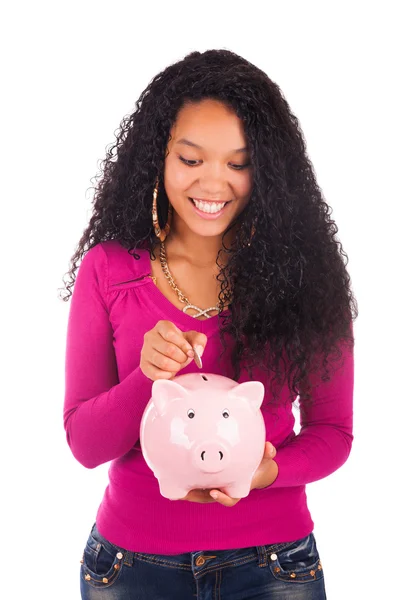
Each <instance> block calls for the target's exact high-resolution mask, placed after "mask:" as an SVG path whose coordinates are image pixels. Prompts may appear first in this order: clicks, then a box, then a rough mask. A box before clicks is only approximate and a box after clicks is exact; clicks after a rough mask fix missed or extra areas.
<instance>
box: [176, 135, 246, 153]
mask: <svg viewBox="0 0 400 600" xmlns="http://www.w3.org/2000/svg"><path fill="white" fill-rule="evenodd" d="M176 143H177V144H184V145H185V146H192V147H193V148H198V149H199V150H203V148H202V147H201V146H199V145H198V144H195V143H194V142H191V141H190V140H187V139H186V138H181V139H180V140H178V141H177V142H176ZM247 151H248V147H247V146H245V147H244V148H238V149H237V150H232V152H247Z"/></svg>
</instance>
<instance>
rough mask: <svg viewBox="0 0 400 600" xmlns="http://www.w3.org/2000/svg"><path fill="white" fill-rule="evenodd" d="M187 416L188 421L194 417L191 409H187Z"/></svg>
mask: <svg viewBox="0 0 400 600" xmlns="http://www.w3.org/2000/svg"><path fill="white" fill-rule="evenodd" d="M187 415H188V417H189V419H193V417H194V415H195V412H194V410H193V408H189V410H188V411H187Z"/></svg>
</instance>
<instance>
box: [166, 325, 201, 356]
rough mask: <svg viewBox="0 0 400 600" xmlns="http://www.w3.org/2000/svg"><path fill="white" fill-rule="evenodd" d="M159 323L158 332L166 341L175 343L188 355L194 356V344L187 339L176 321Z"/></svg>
mask: <svg viewBox="0 0 400 600" xmlns="http://www.w3.org/2000/svg"><path fill="white" fill-rule="evenodd" d="M157 325H158V327H157V331H158V333H159V334H160V336H161V337H162V338H163V339H164V340H165V341H166V342H169V343H170V344H174V345H175V346H177V347H178V348H179V349H180V350H181V351H182V352H183V353H185V354H186V355H187V356H189V357H190V358H193V356H194V353H193V349H192V346H191V345H190V343H189V342H188V341H187V340H186V338H185V336H184V334H183V333H182V331H181V330H180V329H178V327H176V325H174V323H171V321H159V322H158V324H157Z"/></svg>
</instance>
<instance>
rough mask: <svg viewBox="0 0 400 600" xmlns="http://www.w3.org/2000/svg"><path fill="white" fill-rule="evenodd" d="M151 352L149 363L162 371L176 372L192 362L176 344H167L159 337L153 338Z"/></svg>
mask: <svg viewBox="0 0 400 600" xmlns="http://www.w3.org/2000/svg"><path fill="white" fill-rule="evenodd" d="M152 350H153V351H152V353H151V356H150V358H149V359H150V362H151V363H152V364H153V365H154V366H156V367H158V368H159V369H161V370H162V371H172V372H178V371H179V370H180V369H182V368H183V365H184V364H185V363H189V362H190V361H191V360H193V359H192V358H191V357H188V355H187V354H185V352H183V351H182V350H181V349H180V348H179V347H178V346H177V345H176V344H173V343H172V342H167V341H166V340H165V339H164V338H163V337H162V336H161V335H158V336H157V337H156V338H155V340H154V342H153V348H152ZM192 352H193V351H192Z"/></svg>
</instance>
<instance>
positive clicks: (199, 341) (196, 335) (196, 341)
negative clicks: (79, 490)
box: [183, 331, 207, 357]
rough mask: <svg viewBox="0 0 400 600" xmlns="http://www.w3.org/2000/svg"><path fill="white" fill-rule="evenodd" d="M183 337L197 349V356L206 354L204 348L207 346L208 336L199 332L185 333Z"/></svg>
mask: <svg viewBox="0 0 400 600" xmlns="http://www.w3.org/2000/svg"><path fill="white" fill-rule="evenodd" d="M183 336H184V337H185V339H186V340H187V341H188V342H189V344H190V346H191V347H192V348H195V350H196V352H197V354H198V355H199V356H200V357H201V356H202V354H203V352H204V348H205V347H206V345H207V336H206V335H204V333H200V332H198V331H185V332H184V333H183Z"/></svg>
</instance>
